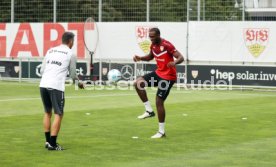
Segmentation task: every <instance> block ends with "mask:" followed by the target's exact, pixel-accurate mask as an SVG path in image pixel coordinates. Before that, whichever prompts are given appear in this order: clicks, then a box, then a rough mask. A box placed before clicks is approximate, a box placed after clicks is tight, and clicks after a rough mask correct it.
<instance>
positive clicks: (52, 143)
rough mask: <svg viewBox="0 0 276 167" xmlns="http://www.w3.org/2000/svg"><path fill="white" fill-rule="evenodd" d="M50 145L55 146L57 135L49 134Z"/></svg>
mask: <svg viewBox="0 0 276 167" xmlns="http://www.w3.org/2000/svg"><path fill="white" fill-rule="evenodd" d="M50 144H51V146H53V147H56V146H57V136H51V143H50Z"/></svg>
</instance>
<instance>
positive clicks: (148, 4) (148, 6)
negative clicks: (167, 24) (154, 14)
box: [147, 0, 150, 22]
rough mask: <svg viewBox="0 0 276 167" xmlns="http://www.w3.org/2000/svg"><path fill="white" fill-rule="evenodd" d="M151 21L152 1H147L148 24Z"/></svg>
mask: <svg viewBox="0 0 276 167" xmlns="http://www.w3.org/2000/svg"><path fill="white" fill-rule="evenodd" d="M149 21H150V1H149V0H147V22H149Z"/></svg>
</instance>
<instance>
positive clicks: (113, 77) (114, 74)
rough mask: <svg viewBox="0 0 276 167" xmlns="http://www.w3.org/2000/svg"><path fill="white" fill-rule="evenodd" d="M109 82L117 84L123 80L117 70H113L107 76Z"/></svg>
mask: <svg viewBox="0 0 276 167" xmlns="http://www.w3.org/2000/svg"><path fill="white" fill-rule="evenodd" d="M107 78H108V81H110V82H117V81H119V80H120V79H121V78H122V74H121V72H120V71H119V70H117V69H112V70H110V71H109V72H108V74H107Z"/></svg>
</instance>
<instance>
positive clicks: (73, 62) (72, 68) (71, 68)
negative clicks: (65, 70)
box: [69, 55, 84, 89]
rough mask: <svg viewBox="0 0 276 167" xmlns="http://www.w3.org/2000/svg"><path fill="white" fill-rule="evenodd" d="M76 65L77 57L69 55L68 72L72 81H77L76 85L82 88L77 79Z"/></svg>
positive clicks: (82, 85)
mask: <svg viewBox="0 0 276 167" xmlns="http://www.w3.org/2000/svg"><path fill="white" fill-rule="evenodd" d="M76 65H77V57H76V56H75V55H72V56H71V59H70V64H69V74H70V78H72V80H73V82H74V83H75V81H77V83H78V87H79V88H80V89H84V84H83V83H82V82H81V81H80V80H79V77H78V75H77V72H76Z"/></svg>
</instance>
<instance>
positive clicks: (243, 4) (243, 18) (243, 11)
mask: <svg viewBox="0 0 276 167" xmlns="http://www.w3.org/2000/svg"><path fill="white" fill-rule="evenodd" d="M242 21H245V0H243V1H242Z"/></svg>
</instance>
